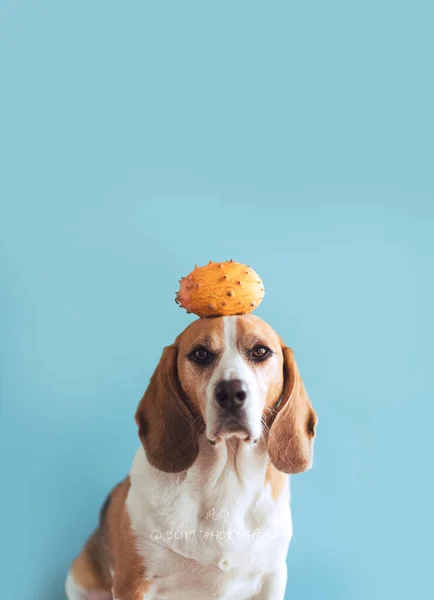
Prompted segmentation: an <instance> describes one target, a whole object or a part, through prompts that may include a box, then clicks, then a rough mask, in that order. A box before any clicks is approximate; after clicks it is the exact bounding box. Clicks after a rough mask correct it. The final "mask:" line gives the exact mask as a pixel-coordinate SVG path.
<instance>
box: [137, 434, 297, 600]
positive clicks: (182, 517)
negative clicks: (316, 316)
mask: <svg viewBox="0 0 434 600" xmlns="http://www.w3.org/2000/svg"><path fill="white" fill-rule="evenodd" d="M258 446H259V445H258ZM267 464H268V456H267V453H266V450H265V449H264V448H263V447H253V446H251V445H248V444H245V443H242V442H240V441H239V440H235V439H233V440H230V441H228V442H226V443H222V444H221V445H220V446H217V447H212V446H210V445H209V444H208V442H207V441H206V440H202V441H201V446H200V452H199V456H198V458H197V460H196V462H195V464H194V465H193V466H192V467H191V468H190V469H189V470H188V472H186V473H181V474H168V473H163V472H162V471H159V470H157V469H155V468H153V467H152V466H151V465H149V463H148V461H147V459H146V455H145V452H144V451H143V449H142V448H140V449H139V450H138V451H137V454H136V456H135V459H134V462H133V466H132V469H131V472H130V478H131V488H130V491H129V495H128V499H127V506H128V510H129V514H130V518H131V524H132V528H133V531H134V533H135V534H136V536H137V540H138V549H139V552H140V554H141V555H142V556H143V560H144V566H145V569H146V577H147V578H148V579H154V581H155V585H154V586H153V592H152V593H151V594H152V595H149V598H151V597H156V598H159V599H161V600H172V599H175V598H176V600H184V599H185V600H196V599H197V600H199V599H200V600H208V599H209V600H211V599H216V598H218V599H220V600H242V599H243V598H273V600H274V598H276V599H281V598H283V594H282V584H280V587H279V586H278V587H279V590H280V591H278V592H276V594H275V595H273V594H267V595H263V594H262V595H261V589H262V587H263V585H264V578H266V577H267V576H268V574H273V573H276V572H284V571H285V561H286V554H287V551H288V545H289V541H290V538H291V535H292V523H291V513H290V507H289V487H288V486H286V487H285V489H284V491H283V492H282V493H281V494H280V496H279V497H278V498H277V499H276V500H274V499H273V497H272V493H271V488H270V485H269V484H267V485H265V474H266V469H267ZM283 586H284V583H283Z"/></svg>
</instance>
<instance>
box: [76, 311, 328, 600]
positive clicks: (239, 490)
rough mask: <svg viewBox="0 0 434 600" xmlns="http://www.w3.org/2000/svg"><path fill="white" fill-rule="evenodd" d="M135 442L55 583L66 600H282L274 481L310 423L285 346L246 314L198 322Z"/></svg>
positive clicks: (157, 382)
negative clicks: (95, 521) (61, 580)
mask: <svg viewBox="0 0 434 600" xmlns="http://www.w3.org/2000/svg"><path fill="white" fill-rule="evenodd" d="M136 421H137V425H138V431H139V437H140V441H141V445H140V448H139V450H138V451H137V453H136V455H135V458H134V460H133V463H132V467H131V470H130V473H129V475H128V477H127V478H126V479H124V480H123V481H122V482H121V483H119V484H118V485H117V486H116V487H115V488H114V489H113V491H112V492H111V493H110V495H109V496H108V498H107V500H106V501H105V503H104V505H103V507H102V509H101V512H100V520H99V526H98V528H97V529H96V531H95V532H94V533H93V534H92V535H91V537H90V538H89V540H88V541H87V543H86V545H85V546H84V548H83V550H82V551H81V553H80V554H79V556H78V557H77V558H76V559H75V560H74V562H73V563H72V566H71V568H70V571H69V573H68V576H67V579H66V586H65V587H66V595H67V597H68V599H69V600H112V599H113V600H151V599H158V600H214V599H220V600H242V599H255V600H282V599H283V598H284V595H285V588H286V578H287V576H286V555H287V552H288V547H289V542H290V539H291V536H292V521H291V512H290V504H289V482H288V476H287V474H288V473H300V472H301V471H306V470H307V469H309V468H310V467H311V465H312V455H313V438H314V435H315V425H316V421H317V418H316V414H315V412H314V410H313V408H312V406H311V403H310V401H309V398H308V396H307V394H306V391H305V388H304V386H303V382H302V380H301V377H300V374H299V372H298V369H297V365H296V363H295V361H294V357H293V353H292V350H291V349H290V348H286V347H285V346H284V345H283V344H282V342H281V340H280V338H279V336H278V335H277V334H276V333H275V332H274V331H273V329H272V328H271V327H270V326H269V325H268V324H267V323H265V322H264V321H262V320H261V319H259V318H258V317H256V316H253V315H240V316H233V317H215V318H209V319H198V320H196V321H194V322H193V323H191V324H190V325H189V326H188V327H187V328H186V329H185V331H184V332H183V333H181V335H179V336H178V338H177V339H176V341H175V343H174V344H173V345H172V346H168V347H166V348H165V349H164V351H163V354H162V357H161V360H160V362H159V364H158V366H157V368H156V370H155V372H154V374H153V376H152V378H151V381H150V383H149V386H148V388H147V390H146V392H145V394H144V396H143V398H142V399H141V401H140V404H139V406H138V409H137V412H136Z"/></svg>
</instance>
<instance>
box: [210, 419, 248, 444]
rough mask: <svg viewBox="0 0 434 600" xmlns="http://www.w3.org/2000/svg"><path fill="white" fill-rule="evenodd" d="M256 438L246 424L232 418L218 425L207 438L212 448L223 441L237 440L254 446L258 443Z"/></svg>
mask: <svg viewBox="0 0 434 600" xmlns="http://www.w3.org/2000/svg"><path fill="white" fill-rule="evenodd" d="M258 437H259V436H255V435H254V434H253V432H252V430H251V428H250V427H249V426H248V425H247V423H245V422H244V421H243V420H241V419H236V418H234V417H232V418H230V419H227V420H225V421H224V422H222V423H219V424H218V425H217V427H216V429H215V432H214V433H213V435H209V436H208V441H209V443H210V444H211V445H212V446H216V445H218V444H220V443H222V442H223V441H225V440H228V439H231V438H238V439H240V440H241V441H243V442H246V443H250V444H253V445H254V444H256V443H257V442H258Z"/></svg>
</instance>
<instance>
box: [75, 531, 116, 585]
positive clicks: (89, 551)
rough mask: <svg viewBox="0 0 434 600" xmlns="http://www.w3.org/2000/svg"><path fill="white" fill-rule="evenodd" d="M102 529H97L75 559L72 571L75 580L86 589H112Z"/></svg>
mask: <svg viewBox="0 0 434 600" xmlns="http://www.w3.org/2000/svg"><path fill="white" fill-rule="evenodd" d="M105 558H106V557H105V552H104V547H103V541H102V538H101V531H100V530H99V529H97V530H96V531H95V532H94V533H93V534H92V535H91V536H90V538H89V539H88V541H87V542H86V545H85V546H84V548H83V550H82V551H81V552H80V554H79V555H78V556H77V558H76V559H75V560H74V562H73V563H72V566H71V573H72V576H73V578H74V581H75V582H76V583H77V584H78V585H80V586H81V587H82V588H84V589H86V590H101V591H107V592H109V591H110V590H111V577H110V573H109V571H108V568H107V565H106V562H105Z"/></svg>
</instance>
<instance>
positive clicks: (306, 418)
mask: <svg viewBox="0 0 434 600" xmlns="http://www.w3.org/2000/svg"><path fill="white" fill-rule="evenodd" d="M282 351H283V369H284V378H285V379H284V381H285V383H284V387H283V394H282V399H281V403H280V406H279V409H278V413H277V416H276V417H275V419H274V421H273V424H272V426H271V429H270V434H269V438H268V453H269V455H270V459H271V462H272V463H273V465H274V466H275V467H276V469H278V470H279V471H282V472H283V473H301V472H302V471H307V470H308V469H310V468H311V466H312V460H313V438H314V437H315V425H316V422H317V416H316V414H315V411H314V410H313V408H312V405H311V403H310V400H309V397H308V395H307V393H306V390H305V388H304V385H303V381H302V379H301V377H300V373H299V371H298V367H297V365H296V362H295V360H294V355H293V352H292V350H291V348H282Z"/></svg>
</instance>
